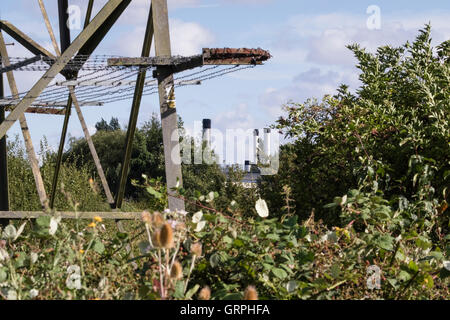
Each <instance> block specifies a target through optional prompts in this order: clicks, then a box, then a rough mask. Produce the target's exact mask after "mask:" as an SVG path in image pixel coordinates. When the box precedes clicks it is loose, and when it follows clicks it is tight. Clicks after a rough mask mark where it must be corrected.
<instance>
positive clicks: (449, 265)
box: [444, 261, 450, 271]
mask: <svg viewBox="0 0 450 320" xmlns="http://www.w3.org/2000/svg"><path fill="white" fill-rule="evenodd" d="M444 268H445V269H447V270H448V271H450V261H444Z"/></svg>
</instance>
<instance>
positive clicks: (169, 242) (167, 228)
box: [161, 223, 175, 249]
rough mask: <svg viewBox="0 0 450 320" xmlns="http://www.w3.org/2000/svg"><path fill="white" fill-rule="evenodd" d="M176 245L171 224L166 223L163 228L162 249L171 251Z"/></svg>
mask: <svg viewBox="0 0 450 320" xmlns="http://www.w3.org/2000/svg"><path fill="white" fill-rule="evenodd" d="M174 245H175V244H174V241H173V229H172V226H171V225H170V223H165V224H164V225H163V226H162V228H161V247H163V248H165V249H171V248H173V247H174Z"/></svg>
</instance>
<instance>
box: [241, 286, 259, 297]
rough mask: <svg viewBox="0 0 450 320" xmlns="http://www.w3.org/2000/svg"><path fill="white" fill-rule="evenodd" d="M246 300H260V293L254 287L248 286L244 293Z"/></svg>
mask: <svg viewBox="0 0 450 320" xmlns="http://www.w3.org/2000/svg"><path fill="white" fill-rule="evenodd" d="M244 300H258V291H256V288H255V287H254V286H248V287H247V289H245V292H244Z"/></svg>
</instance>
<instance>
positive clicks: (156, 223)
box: [153, 211, 164, 228]
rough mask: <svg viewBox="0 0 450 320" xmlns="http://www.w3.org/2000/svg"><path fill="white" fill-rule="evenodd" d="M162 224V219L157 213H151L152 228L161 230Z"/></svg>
mask: <svg viewBox="0 0 450 320" xmlns="http://www.w3.org/2000/svg"><path fill="white" fill-rule="evenodd" d="M163 224H164V219H163V217H162V215H161V213H159V212H158V211H155V212H154V213H153V226H154V227H155V228H161V226H162V225H163Z"/></svg>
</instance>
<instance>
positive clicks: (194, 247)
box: [191, 242, 202, 257]
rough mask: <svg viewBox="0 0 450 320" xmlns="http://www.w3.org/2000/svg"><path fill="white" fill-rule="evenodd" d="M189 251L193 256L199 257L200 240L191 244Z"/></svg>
mask: <svg viewBox="0 0 450 320" xmlns="http://www.w3.org/2000/svg"><path fill="white" fill-rule="evenodd" d="M191 253H192V254H193V255H194V256H197V257H200V256H201V255H202V244H201V243H200V242H196V243H193V244H192V245H191Z"/></svg>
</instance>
